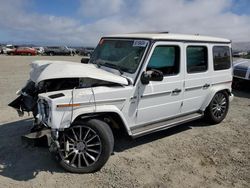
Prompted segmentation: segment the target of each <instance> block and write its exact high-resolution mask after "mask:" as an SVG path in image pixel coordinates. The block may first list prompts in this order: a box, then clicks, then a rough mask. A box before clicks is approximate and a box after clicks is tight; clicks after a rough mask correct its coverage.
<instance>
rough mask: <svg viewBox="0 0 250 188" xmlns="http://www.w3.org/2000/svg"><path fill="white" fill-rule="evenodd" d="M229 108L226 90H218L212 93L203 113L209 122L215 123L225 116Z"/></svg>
mask: <svg viewBox="0 0 250 188" xmlns="http://www.w3.org/2000/svg"><path fill="white" fill-rule="evenodd" d="M228 108H229V99H228V94H227V93H226V92H218V93H216V94H215V95H214V97H213V99H212V100H211V102H210V104H209V106H208V107H207V109H206V112H205V115H206V117H207V119H208V120H209V122H210V123H212V124H217V123H220V122H221V121H223V119H224V118H225V117H226V115H227V112H228Z"/></svg>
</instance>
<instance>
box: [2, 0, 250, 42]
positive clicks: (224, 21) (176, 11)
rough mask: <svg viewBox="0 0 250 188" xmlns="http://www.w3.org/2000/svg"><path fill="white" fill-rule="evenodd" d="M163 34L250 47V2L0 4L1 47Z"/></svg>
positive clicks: (51, 0)
mask: <svg viewBox="0 0 250 188" xmlns="http://www.w3.org/2000/svg"><path fill="white" fill-rule="evenodd" d="M143 31H147V32H162V31H169V32H171V33H185V34H200V35H210V36H216V37H223V38H229V39H231V40H233V42H241V41H250V0H0V42H2V43H3V42H4V43H32V44H41V45H57V44H58V45H70V46H80V45H81V46H82V45H83V46H95V45H96V44H97V43H98V41H99V39H100V37H101V36H105V35H110V34H118V33H132V32H143Z"/></svg>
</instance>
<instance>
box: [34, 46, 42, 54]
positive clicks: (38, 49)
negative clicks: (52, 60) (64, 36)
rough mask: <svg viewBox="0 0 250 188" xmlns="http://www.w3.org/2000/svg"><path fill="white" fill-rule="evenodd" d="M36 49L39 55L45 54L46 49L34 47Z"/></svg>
mask: <svg viewBox="0 0 250 188" xmlns="http://www.w3.org/2000/svg"><path fill="white" fill-rule="evenodd" d="M34 49H36V51H37V54H38V55H43V54H44V47H34Z"/></svg>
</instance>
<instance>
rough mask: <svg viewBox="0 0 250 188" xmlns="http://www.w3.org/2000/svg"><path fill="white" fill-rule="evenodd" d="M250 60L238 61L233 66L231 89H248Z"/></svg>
mask: <svg viewBox="0 0 250 188" xmlns="http://www.w3.org/2000/svg"><path fill="white" fill-rule="evenodd" d="M249 83H250V59H238V60H236V61H234V65H233V88H235V89H237V88H242V87H245V86H246V87H249V88H250V85H249Z"/></svg>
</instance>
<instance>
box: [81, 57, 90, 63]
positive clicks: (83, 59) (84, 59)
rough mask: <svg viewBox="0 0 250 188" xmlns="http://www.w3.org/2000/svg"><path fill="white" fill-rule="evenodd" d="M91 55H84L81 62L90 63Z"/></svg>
mask: <svg viewBox="0 0 250 188" xmlns="http://www.w3.org/2000/svg"><path fill="white" fill-rule="evenodd" d="M89 59H90V57H83V58H82V59H81V63H84V64H88V62H89Z"/></svg>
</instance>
